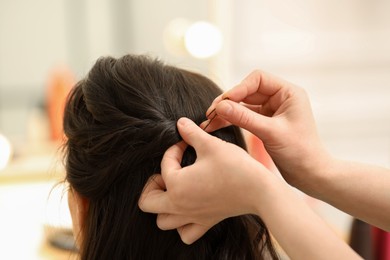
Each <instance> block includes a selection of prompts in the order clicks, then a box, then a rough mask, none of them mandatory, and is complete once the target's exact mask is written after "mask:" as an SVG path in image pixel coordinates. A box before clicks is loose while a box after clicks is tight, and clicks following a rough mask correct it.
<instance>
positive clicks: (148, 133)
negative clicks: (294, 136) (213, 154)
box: [64, 55, 273, 259]
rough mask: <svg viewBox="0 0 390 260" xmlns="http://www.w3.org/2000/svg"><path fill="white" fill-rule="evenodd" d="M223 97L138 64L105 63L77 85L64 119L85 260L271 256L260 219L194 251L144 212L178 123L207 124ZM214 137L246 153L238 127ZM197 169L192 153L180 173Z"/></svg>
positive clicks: (241, 220) (235, 225) (223, 226)
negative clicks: (148, 187)
mask: <svg viewBox="0 0 390 260" xmlns="http://www.w3.org/2000/svg"><path fill="white" fill-rule="evenodd" d="M220 93H221V91H220V89H219V88H218V87H217V86H216V85H215V84H214V83H213V82H212V81H210V80H209V79H207V78H206V77H204V76H201V75H199V74H195V73H192V72H189V71H186V70H182V69H178V68H175V67H172V66H167V65H164V64H163V63H161V62H159V61H157V60H154V59H150V58H148V57H145V56H132V55H127V56H124V57H122V58H120V59H114V58H111V57H106V58H101V59H99V60H98V61H97V62H96V64H95V65H94V66H93V68H92V69H91V71H90V72H89V74H88V75H87V77H86V78H85V79H83V80H81V81H80V82H78V83H77V84H76V86H75V87H74V89H73V90H72V92H71V94H70V96H69V98H68V101H67V104H66V108H65V115H64V131H65V134H66V136H67V142H66V144H65V152H66V153H65V164H66V179H67V181H68V182H69V184H70V187H71V190H72V191H73V192H74V194H76V195H77V196H75V197H76V198H77V202H78V203H77V205H78V206H77V207H76V208H77V209H78V213H77V214H76V215H78V220H77V223H76V226H77V225H79V226H80V227H79V228H76V229H79V236H80V238H81V239H80V241H81V242H80V252H81V256H82V258H83V259H106V258H107V259H245V258H247V259H253V258H260V256H261V254H264V252H266V251H271V253H273V251H272V250H273V249H272V245H271V242H270V237H269V234H268V232H267V230H266V229H265V226H264V224H263V223H262V222H261V220H260V219H258V218H257V217H254V216H240V217H234V218H229V219H226V220H224V221H223V222H221V223H219V224H218V225H216V226H215V227H213V228H212V229H211V230H210V231H209V232H207V233H206V235H205V236H204V237H202V238H201V239H200V240H198V241H197V242H195V243H194V244H192V245H190V246H188V245H185V244H184V243H182V241H181V240H180V237H179V235H178V234H177V232H176V231H175V230H173V231H161V230H159V229H158V227H157V225H156V215H154V214H148V213H144V212H142V211H141V210H140V209H139V208H138V199H139V196H140V194H141V192H142V190H143V187H144V186H145V184H146V182H147V180H148V178H149V177H150V176H151V175H153V174H154V173H158V172H159V171H160V162H161V158H162V156H163V154H164V152H165V151H166V149H167V148H168V147H170V146H171V145H173V144H175V143H177V142H178V141H180V140H181V138H180V135H179V134H178V131H177V129H176V121H177V120H178V119H179V118H180V117H183V116H186V117H188V118H190V119H192V120H194V121H195V122H196V123H198V124H199V123H201V122H202V121H203V120H205V115H204V114H205V111H206V109H207V108H208V106H209V105H210V104H211V102H212V100H213V99H214V98H215V97H216V96H217V95H219V94H220ZM213 135H215V136H217V137H219V138H222V139H224V140H226V141H228V142H232V143H235V144H237V145H239V146H241V147H243V148H244V147H245V143H244V140H243V137H242V135H241V133H240V131H239V129H238V128H236V127H228V128H224V129H221V130H218V131H216V132H214V133H213ZM195 159H196V154H195V151H194V150H193V149H191V148H189V149H187V151H186V153H185V154H184V156H183V161H182V164H183V166H184V165H189V164H191V163H193V162H194V161H195ZM80 201H81V202H82V203H80ZM72 207H73V206H72ZM73 211H74V210H73ZM72 214H73V213H72ZM73 215H74V214H73ZM76 235H77V234H76ZM263 251H264V252H263Z"/></svg>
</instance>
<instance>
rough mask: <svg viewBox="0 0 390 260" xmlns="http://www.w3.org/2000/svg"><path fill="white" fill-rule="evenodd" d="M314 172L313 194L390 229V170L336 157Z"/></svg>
mask: <svg viewBox="0 0 390 260" xmlns="http://www.w3.org/2000/svg"><path fill="white" fill-rule="evenodd" d="M318 171H319V172H318V173H316V174H313V176H314V178H315V179H313V183H314V185H315V189H311V190H313V191H314V190H315V191H314V192H313V193H312V194H310V195H312V196H314V197H316V198H318V199H321V200H323V201H325V202H327V203H329V204H331V205H333V206H335V207H337V208H339V209H340V210H342V211H344V212H347V213H349V214H350V215H353V216H355V217H357V218H359V219H361V220H363V221H366V222H368V223H370V224H372V225H375V226H378V227H379V228H382V229H384V230H390V217H389V216H390V170H389V169H386V168H382V167H378V166H372V165H367V164H361V163H354V162H347V161H342V160H336V159H333V160H332V161H331V163H329V164H328V167H325V168H324V169H319V170H318Z"/></svg>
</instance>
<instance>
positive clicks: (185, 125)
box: [177, 117, 214, 151]
mask: <svg viewBox="0 0 390 260" xmlns="http://www.w3.org/2000/svg"><path fill="white" fill-rule="evenodd" d="M177 128H178V129H179V133H180V135H181V137H182V138H183V140H184V141H185V142H186V143H187V144H189V145H191V146H192V147H194V148H195V150H196V151H200V150H202V149H204V147H205V146H206V145H207V144H208V143H209V142H210V140H212V139H213V138H214V137H213V136H211V135H209V134H207V133H206V132H205V131H203V129H202V128H200V127H199V126H197V125H196V124H195V123H194V122H193V121H191V120H190V119H188V118H185V117H182V118H180V119H179V120H178V122H177Z"/></svg>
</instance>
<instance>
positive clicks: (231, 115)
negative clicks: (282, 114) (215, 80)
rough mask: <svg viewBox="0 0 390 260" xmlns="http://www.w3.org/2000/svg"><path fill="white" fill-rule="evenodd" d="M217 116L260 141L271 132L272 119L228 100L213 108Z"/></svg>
mask: <svg viewBox="0 0 390 260" xmlns="http://www.w3.org/2000/svg"><path fill="white" fill-rule="evenodd" d="M215 111H216V113H217V115H218V116H220V117H221V118H223V119H225V120H226V121H228V122H230V123H231V124H233V125H236V126H239V127H241V128H244V129H246V130H248V131H249V132H251V133H253V134H255V135H256V136H257V137H259V138H260V139H263V138H265V136H267V135H268V134H269V132H270V131H272V125H273V122H272V119H271V118H269V117H266V116H263V115H261V114H259V113H256V112H254V111H252V110H250V109H249V108H247V107H245V106H243V105H241V104H238V103H236V102H233V101H230V100H223V101H221V102H220V103H219V104H218V105H217V106H216V108H215Z"/></svg>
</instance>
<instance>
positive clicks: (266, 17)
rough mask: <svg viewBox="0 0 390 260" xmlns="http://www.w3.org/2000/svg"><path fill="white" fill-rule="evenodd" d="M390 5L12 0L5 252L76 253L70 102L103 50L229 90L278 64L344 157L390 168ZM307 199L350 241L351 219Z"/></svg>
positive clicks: (355, 1) (1, 86)
mask: <svg viewBox="0 0 390 260" xmlns="http://www.w3.org/2000/svg"><path fill="white" fill-rule="evenodd" d="M389 12H390V1H387V0H373V1H365V0H343V1H335V0H330V1H309V0H295V1H292V0H283V1H282V0H272V1H271V0H244V1H233V0H196V1H194V0H189V1H179V0H167V1H157V0H154V1H153V0H143V1H136V0H127V1H126V0H117V1H104V0H94V1H92V0H84V1H80V0H57V1H49V0H36V1H27V0H12V1H11V0H1V1H0V259H62V258H63V259H69V257H70V254H71V253H70V251H67V250H64V248H65V249H72V244H71V240H69V233H68V231H69V226H70V218H69V215H68V211H67V205H66V204H67V203H66V196H64V194H66V188H64V187H63V185H57V186H55V184H56V183H58V182H59V181H61V180H62V179H63V177H64V172H63V168H62V165H61V157H60V155H61V153H60V150H59V147H60V145H61V140H62V136H61V128H60V127H61V125H60V122H61V109H62V101H63V98H64V96H66V93H67V92H68V91H69V88H70V87H71V86H72V85H73V84H74V83H75V82H76V81H77V80H79V79H80V78H82V77H83V76H85V74H86V73H87V72H88V70H89V69H90V68H91V66H92V65H93V63H94V61H96V59H97V58H98V57H100V56H106V55H111V56H115V57H119V56H122V55H124V54H127V53H133V54H149V55H151V56H154V57H159V58H160V59H162V60H163V61H165V62H167V63H169V64H172V65H175V66H179V67H183V68H187V69H190V70H194V71H197V72H200V73H203V74H205V75H207V76H209V77H211V78H212V79H213V80H215V81H216V82H217V83H218V84H219V85H220V86H221V87H222V88H224V89H229V88H231V87H232V86H233V85H235V84H237V83H238V82H239V81H240V80H241V79H243V78H244V77H245V76H246V75H247V74H248V73H249V72H251V71H252V70H254V69H257V68H259V69H263V70H266V71H269V72H271V73H273V74H276V75H278V76H280V77H283V78H286V79H287V80H289V81H292V82H294V83H295V84H297V85H300V86H302V87H304V88H305V89H306V90H307V91H308V93H309V95H310V98H311V101H312V106H313V110H314V114H315V117H316V120H317V123H318V130H319V132H320V135H321V137H322V138H323V140H324V143H325V145H326V146H327V147H328V148H329V150H330V151H331V152H332V153H333V154H334V155H335V156H338V157H341V158H344V159H351V160H359V161H362V162H368V163H374V164H378V165H382V166H385V167H389V166H390V102H389V101H388V100H389V98H390V16H389V15H388V13H389ZM368 174H369V173H368ZM54 186H55V188H54V189H53V187H54ZM302 196H304V195H302ZM307 201H308V203H310V205H311V206H312V207H313V209H314V210H316V211H317V212H318V213H319V214H320V215H321V216H322V217H323V218H324V219H325V220H326V221H327V222H328V223H329V224H330V225H331V226H332V228H334V230H335V231H336V232H337V233H338V234H339V235H340V236H342V237H343V238H344V239H345V240H348V239H349V236H350V231H351V223H352V218H351V217H350V216H348V215H346V214H344V213H341V212H340V211H338V210H336V209H334V208H333V207H331V206H329V205H327V204H325V203H322V202H319V201H317V200H314V199H310V198H307ZM356 203H358V202H356ZM61 248H62V249H61Z"/></svg>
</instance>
